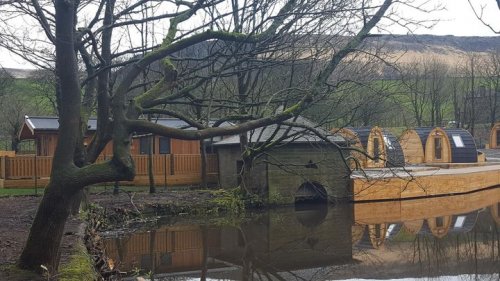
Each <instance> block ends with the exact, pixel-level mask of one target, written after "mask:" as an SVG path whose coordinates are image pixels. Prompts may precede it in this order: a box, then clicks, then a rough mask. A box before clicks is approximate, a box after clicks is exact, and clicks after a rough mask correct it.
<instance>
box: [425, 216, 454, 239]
mask: <svg viewBox="0 0 500 281" xmlns="http://www.w3.org/2000/svg"><path fill="white" fill-rule="evenodd" d="M451 221H452V217H451V216H442V217H436V218H429V219H427V225H428V226H429V229H430V231H431V233H432V235H434V236H435V237H438V238H443V237H445V236H446V234H448V231H449V230H450V227H451Z"/></svg>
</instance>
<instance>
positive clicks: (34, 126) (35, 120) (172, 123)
mask: <svg viewBox="0 0 500 281" xmlns="http://www.w3.org/2000/svg"><path fill="white" fill-rule="evenodd" d="M151 122H153V123H157V124H160V125H162V126H166V127H170V128H191V126H190V125H188V124H187V123H186V122H184V121H182V120H180V119H177V118H158V119H153V120H151ZM25 123H26V124H27V125H28V126H29V127H30V130H31V131H32V132H33V131H38V130H40V131H57V130H58V129H59V117H54V116H31V117H29V116H25ZM96 129H97V119H96V118H95V117H90V118H89V120H88V130H89V131H95V130H96ZM191 129H192V128H191Z"/></svg>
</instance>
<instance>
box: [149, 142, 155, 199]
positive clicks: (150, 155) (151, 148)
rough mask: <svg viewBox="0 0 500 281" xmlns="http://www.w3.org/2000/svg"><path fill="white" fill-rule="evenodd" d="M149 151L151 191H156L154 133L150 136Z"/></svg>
mask: <svg viewBox="0 0 500 281" xmlns="http://www.w3.org/2000/svg"><path fill="white" fill-rule="evenodd" d="M148 141H149V151H148V177H149V193H156V187H155V175H154V167H153V147H154V145H155V137H154V135H151V136H149V140H148Z"/></svg>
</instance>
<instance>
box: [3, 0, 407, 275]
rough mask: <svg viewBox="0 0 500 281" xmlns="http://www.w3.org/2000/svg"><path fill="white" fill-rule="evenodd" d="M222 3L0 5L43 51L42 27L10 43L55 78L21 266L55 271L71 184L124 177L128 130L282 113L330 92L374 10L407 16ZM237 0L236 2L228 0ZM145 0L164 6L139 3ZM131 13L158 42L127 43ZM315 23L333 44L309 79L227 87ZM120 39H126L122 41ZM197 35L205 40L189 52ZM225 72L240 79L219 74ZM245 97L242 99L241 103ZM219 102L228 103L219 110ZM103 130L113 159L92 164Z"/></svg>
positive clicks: (252, 124)
mask: <svg viewBox="0 0 500 281" xmlns="http://www.w3.org/2000/svg"><path fill="white" fill-rule="evenodd" d="M226 2H227V1H223V0H193V1H162V2H149V1H147V0H144V1H139V2H137V3H129V2H123V1H115V0H102V1H98V2H95V3H94V2H79V1H73V0H69V1H68V0H56V1H54V2H52V1H43V2H41V1H40V2H39V1H37V0H34V1H31V2H29V3H27V2H16V3H14V5H13V6H12V7H9V9H6V10H5V11H2V13H5V14H9V15H10V16H12V15H28V16H30V17H31V18H32V19H34V20H35V24H37V25H38V26H39V27H41V28H42V30H43V31H44V34H45V36H46V38H45V39H44V40H43V41H45V43H46V45H45V46H47V48H46V49H45V50H46V54H43V53H41V52H40V49H41V48H39V47H38V46H40V45H41V44H42V43H40V42H41V39H40V38H33V39H32V40H31V41H27V42H21V41H20V40H17V41H10V42H9V44H10V45H9V47H11V48H12V50H13V51H14V52H18V53H20V52H22V51H23V50H25V49H29V50H30V51H32V53H31V54H25V55H24V57H25V58H26V59H28V60H30V61H31V62H33V63H36V64H38V65H40V66H44V67H50V66H52V65H51V61H52V57H51V56H50V55H51V54H54V53H55V70H56V77H57V79H56V81H57V87H56V102H57V108H58V112H59V139H60V141H59V142H58V145H57V148H56V151H55V154H54V161H53V166H52V174H51V178H50V183H49V184H48V186H47V188H46V192H45V193H44V197H43V199H42V201H41V203H40V206H39V209H38V212H37V214H36V216H35V219H34V222H33V225H32V227H31V231H30V235H29V237H28V241H27V243H26V247H25V248H24V250H23V253H22V255H21V257H20V261H19V265H20V267H22V268H26V269H31V270H37V269H39V267H40V265H41V264H43V265H46V266H47V267H48V268H49V269H50V270H51V271H54V270H56V269H57V264H58V260H57V257H58V251H59V245H60V241H61V237H62V233H63V229H64V224H65V222H66V219H67V217H68V215H69V210H70V206H71V203H72V202H73V201H74V200H75V199H76V198H77V194H79V192H80V191H81V190H82V189H83V188H84V187H85V186H88V185H91V184H95V183H101V182H110V181H122V180H132V179H133V178H134V175H135V170H134V163H133V160H132V157H131V155H130V144H131V136H132V134H133V133H134V132H145V133H152V134H157V135H161V136H166V137H172V138H178V139H188V140H202V139H207V138H211V137H213V136H224V135H235V134H241V133H243V132H246V131H248V130H252V129H255V128H258V127H262V126H267V125H271V124H276V123H282V122H284V121H285V120H287V119H290V118H294V117H295V116H297V115H298V114H299V113H301V112H303V111H304V110H306V109H307V108H308V107H309V106H310V105H311V104H314V103H315V102H318V100H320V99H321V98H323V97H325V96H327V95H328V94H329V93H331V88H332V85H331V81H330V79H331V75H332V73H333V72H334V71H336V70H337V69H338V67H339V65H341V64H342V62H343V60H344V59H345V58H346V57H347V56H349V55H350V54H352V53H355V52H356V50H357V49H358V48H359V47H360V46H361V44H362V42H363V40H364V39H365V38H366V37H367V36H368V35H369V32H370V30H371V29H372V28H373V27H375V26H376V25H377V23H379V21H380V20H381V19H382V18H383V17H384V16H386V17H387V18H388V19H389V20H390V19H391V16H394V18H392V20H393V22H395V23H397V24H401V25H403V26H407V25H408V24H409V23H408V22H406V21H405V20H404V19H402V18H401V17H397V15H396V14H394V11H393V10H390V7H391V6H392V5H393V4H394V3H399V2H402V1H393V0H384V1H362V3H360V2H359V1H350V0H345V1H333V2H332V1H322V0H310V1H296V0H287V1H276V0H266V1H257V0H255V1H232V2H231V3H233V6H232V9H231V10H229V11H228V10H227V4H228V3H226ZM236 2H237V3H238V6H235V5H234V4H235V3H236ZM144 3H151V5H155V7H156V8H157V11H160V10H161V11H165V12H164V13H162V14H158V15H149V14H146V13H141V12H140V11H141V9H143V8H144V6H143V5H142V4H144ZM407 4H408V3H407ZM409 5H410V6H411V3H410V4H409ZM85 11H87V12H85ZM90 11H92V12H90ZM2 18H3V20H2V21H3V28H6V29H8V27H13V25H14V24H13V23H12V22H8V20H6V17H2ZM9 18H11V17H9ZM236 18H239V19H236ZM240 19H241V20H240ZM78 20H80V21H78ZM140 22H151V23H154V25H155V26H158V27H159V28H158V29H161V28H160V27H162V28H164V30H165V32H166V33H165V34H157V36H161V40H159V42H160V41H161V43H160V44H157V45H155V46H148V47H145V46H143V45H141V44H140V43H134V40H133V39H132V38H133V37H134V34H131V33H127V32H125V31H127V30H126V27H127V26H131V25H135V24H137V23H140ZM235 25H241V26H238V27H236V26H235ZM124 30H125V31H124ZM7 31H9V32H0V33H1V34H4V35H5V36H4V37H14V39H19V37H17V36H15V35H16V29H15V28H11V29H8V30H7ZM313 34H325V35H328V36H325V37H321V36H319V37H317V38H323V39H322V40H323V44H322V46H323V47H330V48H331V46H334V47H335V52H331V51H324V48H319V49H318V50H314V52H315V53H319V55H318V56H316V57H318V58H321V60H322V63H321V64H318V65H316V67H315V70H314V71H313V72H312V74H311V76H310V81H311V83H310V84H307V85H304V86H303V87H297V88H295V89H294V88H292V89H290V88H281V89H276V88H271V89H272V90H270V91H266V92H265V95H257V96H252V97H246V96H245V95H247V92H248V91H245V89H242V91H240V90H238V91H236V90H235V89H234V88H233V86H234V85H238V86H240V87H241V86H244V87H242V88H246V89H247V90H248V89H251V86H252V79H251V78H252V77H253V76H254V75H258V73H259V71H261V70H262V69H266V68H267V69H269V67H270V65H271V66H274V65H280V64H282V63H284V62H287V61H290V60H291V59H292V60H293V59H296V58H298V57H299V56H298V55H299V54H301V52H293V50H295V48H298V47H300V48H302V49H304V48H305V49H307V51H308V52H309V51H310V50H311V48H310V47H309V46H310V45H309V42H308V40H306V39H307V36H305V35H313ZM11 35H12V36H11ZM310 38H314V36H312V37H310ZM339 38H340V39H341V40H339ZM0 41H2V42H4V44H7V43H5V40H0ZM124 41H127V42H129V43H130V44H122V43H123V42H124ZM32 42H37V43H38V46H36V47H35V45H33V44H30V43H32ZM299 43H300V45H297V44H299ZM12 44H14V46H13V45H12ZM52 44H53V45H54V46H55V51H53V49H52V48H51V47H50V46H51V45H52ZM26 45H28V46H26ZM124 46H127V47H126V48H125V47H124ZM200 46H205V47H206V48H205V49H208V50H210V51H209V52H199V51H200V50H201V48H198V47H200ZM294 46H295V47H294ZM75 50H76V52H75ZM330 50H331V49H330ZM302 53H303V52H302ZM294 55H295V57H293V56H294ZM148 66H152V67H153V66H154V67H155V68H156V71H157V72H158V75H157V76H156V77H154V78H151V79H148V81H141V79H139V77H140V75H141V73H143V71H144V69H146V68H147V67H148ZM184 66H189V67H184ZM80 70H81V71H80ZM82 76H83V77H82ZM152 77H153V76H152ZM249 77H250V78H249ZM233 79H234V80H233ZM230 80H233V81H235V80H241V83H240V82H238V83H228V81H230ZM114 81H116V83H113V82H114ZM144 83H146V84H148V85H149V86H148V90H147V91H142V89H143V84H144ZM206 83H210V84H211V85H213V87H214V89H224V90H225V91H221V92H220V94H219V95H218V96H216V95H208V96H205V97H203V96H200V95H199V93H200V91H199V89H200V87H201V86H202V85H204V84H206ZM247 83H250V84H249V86H247ZM261 85H263V84H261ZM242 95H243V96H242ZM276 97H279V98H280V99H281V100H282V101H287V102H286V103H284V104H282V105H284V109H283V110H282V111H280V112H277V113H276V111H275V110H274V109H275V107H277V104H276V103H275V102H273V101H274V98H276ZM193 104H196V105H198V106H200V107H201V108H202V109H203V112H204V114H202V115H204V120H208V118H210V117H212V116H213V117H216V118H218V119H219V121H218V122H215V123H214V124H213V125H210V124H209V123H208V122H202V121H200V120H197V119H196V118H193V117H192V116H189V115H188V114H187V113H186V111H185V108H186V107H188V106H192V105H193ZM254 105H260V106H258V107H257V106H254ZM245 108H250V109H251V110H244V111H242V110H241V109H245ZM177 109H179V110H177ZM93 112H95V113H97V131H96V134H95V135H94V137H93V139H92V141H91V142H90V144H89V145H88V146H87V147H84V145H83V137H84V136H85V134H86V127H87V119H88V117H89V116H90V114H92V113H93ZM221 112H237V113H238V114H237V115H235V116H232V115H230V116H228V117H226V118H222V116H223V114H222V113H221ZM147 114H161V115H166V116H172V117H176V118H179V119H181V120H183V121H185V122H186V123H187V124H189V126H191V127H193V128H195V130H183V129H182V128H170V127H164V126H161V125H159V124H155V123H154V122H149V121H147V120H145V119H144V118H143V116H145V115H147ZM239 120H243V121H244V122H239V123H238V124H237V125H235V126H231V127H220V126H219V125H220V124H221V122H220V121H239ZM110 141H112V142H113V157H112V159H111V160H109V161H107V162H104V163H97V164H96V163H94V162H95V160H96V159H97V157H98V156H99V154H100V152H101V151H102V150H103V149H104V147H105V145H106V144H107V143H108V142H110ZM40 241H43V243H40Z"/></svg>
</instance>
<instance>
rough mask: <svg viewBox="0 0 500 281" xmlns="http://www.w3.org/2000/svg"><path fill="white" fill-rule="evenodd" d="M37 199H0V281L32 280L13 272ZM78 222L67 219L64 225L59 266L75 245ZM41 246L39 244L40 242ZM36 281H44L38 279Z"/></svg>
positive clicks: (75, 219) (27, 232)
mask: <svg viewBox="0 0 500 281" xmlns="http://www.w3.org/2000/svg"><path fill="white" fill-rule="evenodd" d="M40 200H41V197H35V196H17V197H1V198H0V222H1V223H0V280H36V279H35V278H37V277H36V276H32V275H29V276H26V275H24V274H22V273H20V272H18V271H17V270H16V269H15V263H16V262H17V259H18V258H19V256H20V255H21V251H22V249H23V247H24V244H25V243H26V240H27V238H28V234H29V230H30V227H31V223H32V222H33V218H34V217H35V213H36V210H37V208H38V204H39V203H40ZM80 224H81V221H80V220H79V219H78V218H70V219H69V220H68V222H67V223H66V228H65V231H64V236H63V240H62V245H61V264H63V263H65V262H66V261H68V260H69V256H70V255H71V254H72V252H73V251H74V250H75V245H76V244H77V243H76V242H77V241H78V239H79V238H78V228H79V226H80ZM40 243H43V241H40ZM40 280H47V279H46V278H45V279H42V277H40Z"/></svg>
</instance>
